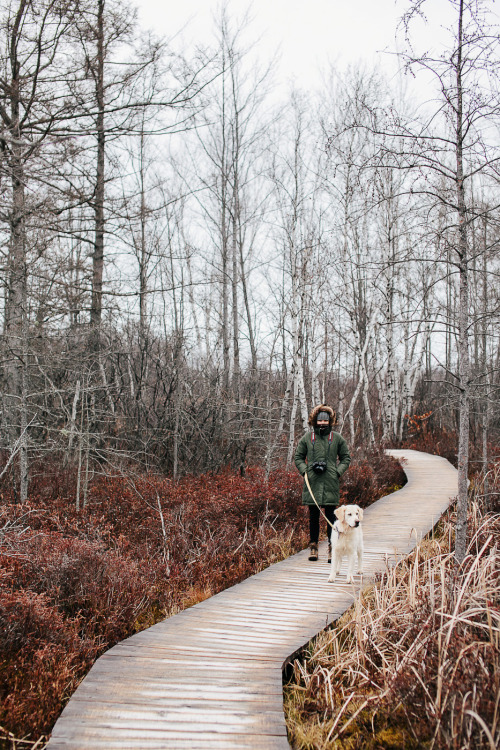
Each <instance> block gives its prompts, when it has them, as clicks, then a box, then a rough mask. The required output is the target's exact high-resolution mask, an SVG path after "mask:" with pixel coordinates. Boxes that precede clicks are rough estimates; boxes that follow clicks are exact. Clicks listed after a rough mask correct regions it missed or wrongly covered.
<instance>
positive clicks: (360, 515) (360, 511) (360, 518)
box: [356, 505, 363, 521]
mask: <svg viewBox="0 0 500 750" xmlns="http://www.w3.org/2000/svg"><path fill="white" fill-rule="evenodd" d="M356 508H357V509H358V512H359V520H360V521H362V520H363V508H360V507H359V505H356Z"/></svg>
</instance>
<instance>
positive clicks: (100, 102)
mask: <svg viewBox="0 0 500 750" xmlns="http://www.w3.org/2000/svg"><path fill="white" fill-rule="evenodd" d="M104 3H105V0H97V39H96V42H97V60H96V72H95V75H96V103H97V117H96V131H97V168H96V180H95V194H94V216H95V219H94V222H95V237H94V251H93V255H92V302H91V308H90V325H91V328H92V333H93V346H94V347H95V348H96V349H98V348H99V338H100V325H101V320H102V280H103V269H104V181H105V148H106V133H105V129H104V58H105V50H104Z"/></svg>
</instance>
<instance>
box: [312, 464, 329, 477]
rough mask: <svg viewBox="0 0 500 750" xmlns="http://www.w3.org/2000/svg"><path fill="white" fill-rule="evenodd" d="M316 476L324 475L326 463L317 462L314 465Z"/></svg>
mask: <svg viewBox="0 0 500 750" xmlns="http://www.w3.org/2000/svg"><path fill="white" fill-rule="evenodd" d="M312 470H313V471H314V473H315V474H324V473H325V471H326V461H315V462H314V463H313V465H312Z"/></svg>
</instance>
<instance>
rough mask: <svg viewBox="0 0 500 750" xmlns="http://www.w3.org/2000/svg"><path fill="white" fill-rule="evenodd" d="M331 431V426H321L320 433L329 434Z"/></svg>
mask: <svg viewBox="0 0 500 750" xmlns="http://www.w3.org/2000/svg"><path fill="white" fill-rule="evenodd" d="M329 432H330V428H329V427H328V425H327V426H326V427H320V428H319V434H320V435H328V433H329Z"/></svg>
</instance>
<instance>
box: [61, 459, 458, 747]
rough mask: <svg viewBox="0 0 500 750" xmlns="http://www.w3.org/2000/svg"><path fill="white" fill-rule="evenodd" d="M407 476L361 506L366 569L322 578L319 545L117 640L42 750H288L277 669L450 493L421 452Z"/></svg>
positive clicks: (439, 463)
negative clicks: (311, 553)
mask: <svg viewBox="0 0 500 750" xmlns="http://www.w3.org/2000/svg"><path fill="white" fill-rule="evenodd" d="M391 453H394V454H395V455H399V456H404V457H406V458H407V464H406V465H405V471H406V473H407V476H408V484H407V485H406V486H405V487H404V488H403V489H401V490H400V491H399V492H396V493H394V494H392V495H388V496H387V497H385V498H381V499H380V500H379V501H378V502H377V503H374V505H372V506H371V507H370V508H368V509H367V510H366V511H365V520H364V523H363V526H364V539H365V575H364V576H363V578H362V579H361V577H358V578H357V579H356V582H355V584H347V582H346V581H345V573H346V565H345V564H344V566H343V567H342V569H341V573H340V577H339V578H338V579H337V581H336V582H335V584H329V583H328V581H327V579H328V574H329V565H328V563H327V560H326V551H327V550H326V542H322V543H321V544H320V559H319V561H317V562H310V561H309V560H308V559H307V557H308V552H307V550H305V551H303V552H299V553H298V554H297V555H294V556H293V557H291V558H289V559H287V560H284V561H282V562H280V563H276V564H275V565H272V566H270V567H269V568H267V569H266V570H264V571H262V572H261V573H258V574H256V575H254V576H251V577H250V578H248V579H247V580H246V581H242V582H241V583H239V584H237V585H235V586H233V587H231V588H230V589H227V590H226V591H223V592H221V593H220V594H218V595H217V596H214V597H211V598H210V599H207V600H205V601H203V602H200V603H198V604H196V605H194V606H193V607H190V608H189V609H187V610H184V611H183V612H180V613H179V614H177V615H175V616H173V617H171V618H169V619H167V620H164V621H163V622H161V623H158V624H157V625H154V626H153V627H151V628H149V629H148V630H145V631H142V632H141V633H138V634H136V635H134V636H132V637H130V638H128V639H127V640H125V641H123V642H122V643H121V644H118V645H117V646H115V647H114V648H113V649H111V650H110V651H108V652H107V653H106V654H104V655H103V656H102V657H101V658H100V659H98V661H97V662H96V664H95V665H94V667H93V668H92V669H91V670H90V672H89V674H88V675H87V677H86V678H85V680H83V682H82V683H81V685H80V686H79V688H78V689H77V690H76V692H75V694H74V696H73V697H72V699H71V700H70V701H69V703H68V705H67V706H66V708H65V709H64V711H63V713H62V714H61V717H60V719H59V720H58V722H57V723H56V725H55V727H54V731H53V734H52V738H51V739H50V741H49V743H48V745H47V747H48V748H49V750H54V749H55V748H58V749H59V750H62V748H64V749H65V750H90V749H92V750H108V749H109V750H112V749H113V748H120V750H135V749H136V748H137V749H138V750H139V749H140V750H148V749H149V750H159V749H160V748H162V750H163V748H166V747H168V748H179V750H182V749H183V748H190V750H210V748H214V749H215V748H217V749H218V750H225V749H226V748H228V749H229V748H231V749H232V750H237V749H238V748H241V750H248V748H254V749H257V750H260V748H262V749H263V750H264V749H265V750H284V748H287V747H288V741H287V737H286V727H285V722H284V716H283V704H282V680H281V670H282V666H283V664H284V663H286V662H287V660H288V659H290V655H291V654H293V653H295V652H296V651H297V650H298V649H299V648H300V647H302V646H303V645H304V644H306V643H307V642H308V640H309V639H310V638H311V637H312V636H313V635H315V634H316V633H317V632H319V631H320V630H321V629H322V628H325V627H327V626H328V625H329V624H330V623H331V622H332V621H333V620H335V619H336V618H337V617H338V616H340V614H342V612H344V611H345V610H346V609H347V608H348V607H349V606H350V605H351V604H352V603H353V602H354V601H355V600H356V598H357V596H358V595H359V591H360V588H361V586H362V585H365V584H366V583H367V582H369V581H370V580H371V579H372V578H373V576H374V574H375V573H376V572H378V571H383V570H386V569H387V568H388V567H391V566H392V565H394V564H395V563H396V562H397V560H399V559H401V557H402V556H403V555H404V554H405V553H406V552H407V551H409V550H411V549H412V548H413V547H414V546H415V543H416V541H417V540H418V539H420V538H421V537H422V536H423V535H424V534H426V533H427V532H428V531H430V530H431V529H432V528H433V526H434V524H435V523H436V522H437V520H439V518H440V515H441V513H442V512H444V510H446V508H447V507H448V503H449V500H450V498H452V497H454V496H455V495H456V494H457V475H456V471H455V469H453V467H452V466H451V465H450V464H449V463H448V462H447V461H445V460H444V459H441V458H438V457H436V456H430V455H428V454H422V453H418V452H416V451H391Z"/></svg>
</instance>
